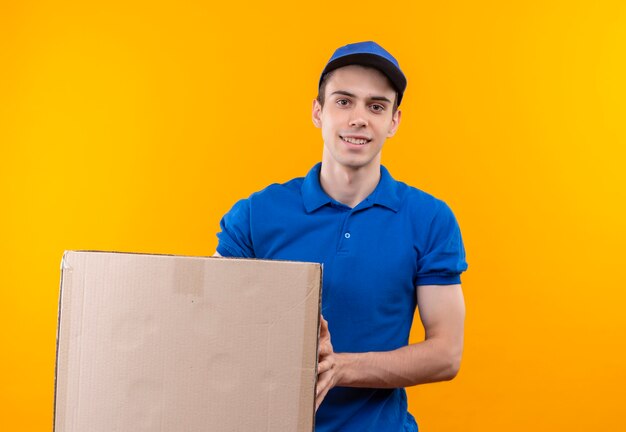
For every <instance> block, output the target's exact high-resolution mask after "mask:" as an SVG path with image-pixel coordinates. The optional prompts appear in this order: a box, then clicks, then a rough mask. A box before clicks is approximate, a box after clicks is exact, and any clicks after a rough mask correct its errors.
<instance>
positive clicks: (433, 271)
mask: <svg viewBox="0 0 626 432" xmlns="http://www.w3.org/2000/svg"><path fill="white" fill-rule="evenodd" d="M320 168H321V164H317V165H316V166H315V167H313V168H312V169H311V171H309V173H308V174H307V176H306V177H304V178H296V179H293V180H291V181H289V182H287V183H284V184H273V185H270V186H268V187H267V188H265V189H263V190H262V191H260V192H257V193H254V194H252V195H251V196H250V197H249V198H247V199H243V200H241V201H238V202H237V203H236V204H235V205H234V206H233V208H232V209H231V210H230V211H229V212H228V213H227V214H226V215H225V216H224V217H223V218H222V221H221V222H220V227H221V230H222V231H221V232H220V233H218V235H217V236H218V239H219V244H218V246H217V251H218V252H219V253H220V254H221V255H222V256H226V257H229V256H233V257H248V258H264V259H281V260H293V261H308V262H319V263H323V265H324V271H323V288H322V314H323V315H324V318H326V320H328V326H329V330H330V334H331V340H332V344H333V348H334V350H335V351H336V352H368V351H389V350H393V349H396V348H400V347H402V346H405V345H407V344H408V340H409V332H410V329H411V324H412V322H413V314H414V312H415V307H416V289H415V287H416V286H419V285H449V284H457V283H460V274H461V273H462V272H463V271H464V270H466V269H467V264H466V262H465V250H464V247H463V241H462V239H461V232H460V230H459V226H458V224H457V222H456V219H455V217H454V215H453V214H452V211H451V210H450V208H449V207H448V206H447V205H446V204H445V203H444V202H443V201H441V200H439V199H437V198H434V197H433V196H431V195H429V194H427V193H425V192H422V191H420V190H418V189H416V188H413V187H410V186H407V185H406V184H404V183H402V182H398V181H396V180H394V179H393V178H392V177H391V175H390V174H389V172H388V171H387V169H386V168H385V167H383V166H381V177H380V181H379V183H378V185H377V186H376V189H375V190H374V191H373V192H372V193H371V195H370V196H368V197H367V198H366V199H365V200H364V201H362V202H361V203H360V204H359V205H357V206H356V207H354V208H350V207H348V206H346V205H344V204H341V203H339V202H337V201H335V200H334V199H332V198H331V197H330V196H328V195H327V194H326V193H325V192H324V190H323V189H322V187H321V185H320V181H319V174H320ZM316 431H342V432H349V431H355V432H356V431H358V432H364V431H376V432H385V431H390V432H391V431H393V432H399V431H417V425H416V423H415V420H414V419H413V417H412V416H411V414H409V413H408V412H407V400H406V392H405V390H404V389H402V388H398V389H367V388H365V389H364V388H347V387H335V388H333V389H332V390H331V391H330V392H329V393H328V395H327V396H326V398H325V399H324V402H323V403H322V405H321V406H320V408H319V410H318V411H317V415H316Z"/></svg>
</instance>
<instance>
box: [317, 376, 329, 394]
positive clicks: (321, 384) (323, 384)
mask: <svg viewBox="0 0 626 432" xmlns="http://www.w3.org/2000/svg"><path fill="white" fill-rule="evenodd" d="M330 379H331V377H330V373H329V372H328V371H326V372H324V373H322V374H319V375H318V376H317V386H316V387H315V396H316V397H317V396H319V395H320V394H322V393H323V392H324V391H326V390H327V388H328V386H329V385H330Z"/></svg>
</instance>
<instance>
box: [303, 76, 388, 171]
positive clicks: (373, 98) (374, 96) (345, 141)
mask: <svg viewBox="0 0 626 432" xmlns="http://www.w3.org/2000/svg"><path fill="white" fill-rule="evenodd" d="M395 97H396V92H395V90H394V89H393V87H391V85H390V83H389V81H388V80H387V78H386V77H385V76H384V75H383V74H382V73H381V72H379V71H378V70H376V69H372V68H366V67H362V66H356V65H351V66H345V67H342V68H339V69H336V70H335V71H333V72H332V75H331V76H330V77H329V78H328V82H327V84H326V89H325V94H324V106H323V107H322V106H321V105H320V103H319V102H318V101H317V100H315V101H314V102H313V123H314V124H315V126H317V127H318V128H320V129H322V138H323V140H324V154H323V158H322V162H323V163H326V164H338V165H341V166H343V167H346V168H351V169H359V168H363V167H368V166H372V165H373V164H374V165H378V164H380V151H381V149H382V147H383V144H384V143H385V140H386V139H387V138H389V137H391V136H393V135H394V134H395V132H396V130H397V128H398V125H399V123H400V111H396V112H395V113H394V112H393V103H394V99H395Z"/></svg>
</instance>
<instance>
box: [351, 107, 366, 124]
mask: <svg viewBox="0 0 626 432" xmlns="http://www.w3.org/2000/svg"><path fill="white" fill-rule="evenodd" d="M350 126H351V127H364V126H367V117H366V115H365V111H364V108H362V107H358V106H356V107H355V108H354V109H353V110H352V115H351V116H350Z"/></svg>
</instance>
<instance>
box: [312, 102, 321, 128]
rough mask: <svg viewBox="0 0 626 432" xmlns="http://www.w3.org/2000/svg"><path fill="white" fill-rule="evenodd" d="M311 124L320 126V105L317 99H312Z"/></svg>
mask: <svg viewBox="0 0 626 432" xmlns="http://www.w3.org/2000/svg"><path fill="white" fill-rule="evenodd" d="M311 117H312V119H313V124H314V125H315V127H316V128H321V127H322V105H320V103H319V102H318V100H317V99H313V112H312V113H311Z"/></svg>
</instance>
